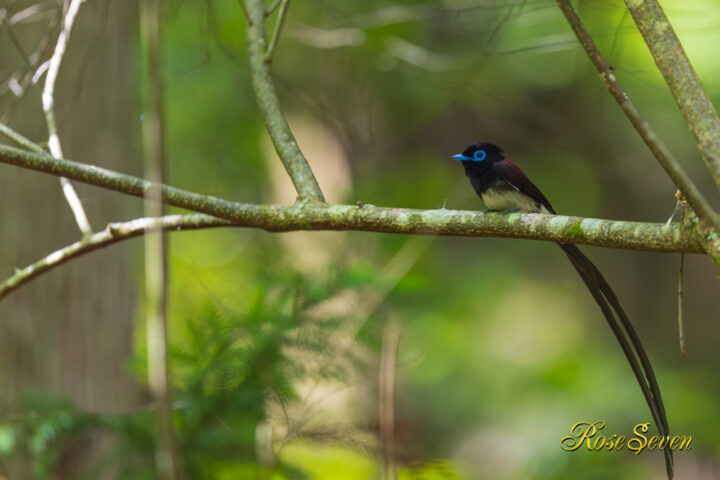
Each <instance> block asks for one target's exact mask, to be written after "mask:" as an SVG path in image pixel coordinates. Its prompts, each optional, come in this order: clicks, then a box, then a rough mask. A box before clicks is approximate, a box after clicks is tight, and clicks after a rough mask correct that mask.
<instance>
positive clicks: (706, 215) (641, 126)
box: [557, 0, 720, 261]
mask: <svg viewBox="0 0 720 480" xmlns="http://www.w3.org/2000/svg"><path fill="white" fill-rule="evenodd" d="M557 3H558V5H559V6H560V9H561V10H562V12H563V13H564V14H565V18H567V20H568V22H569V23H570V26H571V27H572V29H573V31H574V32H575V35H576V36H577V38H578V40H579V42H580V44H581V45H582V47H583V48H584V49H585V52H586V53H587V55H588V57H589V58H590V61H591V62H592V63H593V65H594V66H595V68H596V69H597V71H598V72H599V73H600V77H601V78H602V80H603V83H604V84H605V86H606V87H607V89H608V91H609V92H610V94H611V95H612V96H613V98H615V101H616V102H617V103H618V105H619V106H620V108H621V109H622V110H623V112H625V115H626V116H627V117H628V119H629V120H630V122H631V123H632V125H633V126H634V127H635V130H636V131H637V132H638V134H640V136H641V137H642V139H643V140H644V141H645V144H646V145H647V146H648V148H649V149H650V151H651V152H652V153H653V155H654V156H655V158H656V159H657V160H658V162H659V163H660V165H661V166H662V167H663V169H664V170H665V172H666V173H667V174H668V176H669V177H670V178H671V179H672V181H673V183H675V186H676V187H677V188H678V189H679V190H680V191H681V192H682V193H683V195H684V196H685V198H686V199H687V201H688V203H689V204H690V206H691V208H692V209H693V210H694V211H695V212H696V213H697V215H698V216H699V217H700V218H701V219H703V220H705V221H706V222H708V223H709V224H710V225H712V226H713V227H714V229H715V230H716V231H720V218H719V217H718V215H717V214H716V213H715V212H714V211H713V209H712V207H710V204H709V203H708V201H707V200H706V199H705V197H704V196H703V195H702V193H700V190H699V189H698V188H697V187H696V186H695V184H694V183H693V182H692V180H691V179H690V177H688V175H687V174H686V173H685V171H684V170H683V169H682V167H681V166H680V164H679V163H678V161H677V160H676V159H675V158H674V157H673V155H672V153H671V152H670V150H669V149H668V148H667V146H665V144H664V143H663V142H662V140H661V139H660V137H659V136H658V135H657V133H655V131H654V130H653V129H652V128H650V125H648V123H647V122H646V121H645V119H644V118H643V117H642V116H641V115H640V112H639V111H638V109H637V108H636V107H635V105H634V104H633V103H632V101H631V100H630V98H629V97H628V95H627V93H625V90H624V89H623V88H622V86H621V85H620V83H619V82H618V81H617V79H616V78H615V74H614V73H613V71H612V70H611V69H610V66H609V65H608V63H607V61H605V58H604V57H603V56H602V53H600V50H599V49H598V47H597V45H596V44H595V41H594V40H593V39H592V37H591V36H590V34H589V33H588V31H587V30H586V29H585V26H584V25H583V23H582V20H580V17H579V16H578V15H577V13H576V12H575V9H574V8H573V6H572V4H571V3H570V0H557ZM708 254H710V255H711V256H712V257H713V258H717V257H718V256H720V252H713V251H708ZM716 261H717V260H716Z"/></svg>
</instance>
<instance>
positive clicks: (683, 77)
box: [625, 0, 720, 189]
mask: <svg viewBox="0 0 720 480" xmlns="http://www.w3.org/2000/svg"><path fill="white" fill-rule="evenodd" d="M625 4H626V5H627V8H628V11H629V12H630V15H632V17H633V20H635V24H636V25H637V27H638V30H640V33H641V34H642V36H643V38H644V39H645V43H646V44H647V46H648V49H649V50H650V53H652V56H653V58H654V59H655V64H656V65H657V67H658V69H659V70H660V73H662V75H663V77H664V78H665V82H666V83H667V84H668V87H669V88H670V92H671V93H672V95H673V98H674V99H675V103H676V104H677V106H678V108H679V109H680V113H682V116H683V117H684V118H685V123H687V125H688V128H690V131H691V132H692V134H693V136H694V137H695V141H696V142H697V145H698V149H699V150H700V153H701V154H702V156H703V159H704V160H705V163H706V165H707V167H708V169H709V170H710V173H711V174H712V176H713V178H714V179H715V183H716V184H717V186H718V188H719V189H720V118H718V114H717V112H716V111H715V107H713V104H712V102H711V101H710V98H709V97H708V95H707V93H706V92H705V89H704V88H703V86H702V83H701V82H700V79H699V78H698V76H697V73H696V72H695V69H694V68H693V66H692V64H691V63H690V60H689V59H688V57H687V54H686V53H685V50H684V49H683V47H682V44H681V43H680V40H679V39H678V37H677V35H675V30H673V28H672V25H670V22H669V21H668V19H667V17H666V16H665V12H664V11H663V9H662V7H661V6H660V4H659V3H658V2H657V0H644V1H637V0H625Z"/></svg>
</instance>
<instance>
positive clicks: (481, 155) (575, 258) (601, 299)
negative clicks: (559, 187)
mask: <svg viewBox="0 0 720 480" xmlns="http://www.w3.org/2000/svg"><path fill="white" fill-rule="evenodd" d="M452 158H454V159H455V160H459V161H460V162H462V165H463V167H465V174H466V175H467V176H468V177H469V178H470V183H471V184H472V186H473V188H474V189H475V191H476V192H477V194H478V195H479V196H480V198H481V199H482V201H483V203H485V205H486V206H487V208H488V209H489V210H492V211H500V212H526V213H551V214H555V210H554V209H553V207H552V205H550V202H549V201H548V199H547V198H546V197H545V195H543V193H542V192H541V191H540V189H539V188H538V187H536V186H535V184H534V183H532V182H531V181H530V179H529V178H528V177H527V175H525V173H524V172H523V171H522V170H521V169H520V167H518V166H517V165H515V163H513V162H512V161H510V160H509V159H507V158H505V155H504V154H503V151H502V149H501V148H500V147H498V146H497V145H493V144H492V143H474V144H472V145H470V146H469V147H467V148H466V149H465V151H464V152H463V153H461V154H458V155H454V156H453V157H452ZM558 245H559V246H560V248H561V249H562V250H563V252H565V255H567V257H568V258H569V259H570V262H572V264H573V266H574V267H575V270H577V272H578V273H579V274H580V277H581V278H582V280H583V282H585V285H586V286H587V288H588V290H589V291H590V293H591V294H592V296H593V298H594V299H595V301H596V302H597V304H598V305H599V306H600V309H601V310H602V313H603V315H604V316H605V318H606V320H607V322H608V324H609V325H610V329H611V330H612V331H613V333H614V334H615V338H617V341H618V343H619V344H620V348H622V351H623V353H624V354H625V357H626V358H627V360H628V362H629V363H630V368H632V371H633V373H634V374H635V377H636V378H637V381H638V383H639V384H640V388H641V389H642V392H643V395H644V396H645V401H646V402H647V404H648V407H650V412H651V414H652V417H653V420H654V421H655V424H656V426H657V429H658V431H659V432H660V435H662V436H663V437H665V438H667V436H669V434H670V432H669V428H668V423H667V418H666V414H665V406H664V405H663V401H662V396H661V395H660V388H659V387H658V383H657V380H656V378H655V373H654V372H653V368H652V365H651V364H650V360H649V359H648V356H647V354H646V353H645V349H644V348H643V346H642V344H641V343H640V338H639V337H638V334H637V332H635V329H634V328H633V326H632V324H631V323H630V320H629V319H628V317H627V315H626V314H625V311H624V310H623V308H622V307H621V306H620V302H619V301H618V298H617V296H616V295H615V292H613V290H612V288H610V285H608V283H607V281H605V278H604V277H603V276H602V274H601V273H600V271H599V270H598V269H597V267H596V266H595V265H594V264H593V263H592V262H591V261H590V259H589V258H587V257H586V256H585V255H584V254H583V253H582V252H581V251H580V249H579V248H578V247H576V246H575V245H571V244H566V243H558ZM668 443H669V442H668ZM665 466H666V469H667V474H668V478H670V479H672V477H673V457H672V451H671V450H670V448H669V445H668V446H667V447H666V448H665Z"/></svg>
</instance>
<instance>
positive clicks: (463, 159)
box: [450, 153, 472, 162]
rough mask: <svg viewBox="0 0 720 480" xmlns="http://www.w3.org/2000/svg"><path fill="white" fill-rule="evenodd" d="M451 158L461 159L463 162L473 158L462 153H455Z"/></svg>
mask: <svg viewBox="0 0 720 480" xmlns="http://www.w3.org/2000/svg"><path fill="white" fill-rule="evenodd" d="M450 158H452V159H455V160H460V161H461V162H464V161H465V160H472V158H470V157H466V156H465V155H463V154H461V153H458V154H457V155H453V156H452V157H450Z"/></svg>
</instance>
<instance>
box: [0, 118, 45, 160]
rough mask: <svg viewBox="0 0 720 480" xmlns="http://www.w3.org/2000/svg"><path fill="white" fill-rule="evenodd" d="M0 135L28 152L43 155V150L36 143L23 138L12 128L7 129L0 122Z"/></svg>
mask: <svg viewBox="0 0 720 480" xmlns="http://www.w3.org/2000/svg"><path fill="white" fill-rule="evenodd" d="M0 133H2V134H3V135H5V136H6V137H7V138H9V139H10V140H12V141H13V142H15V143H17V144H18V145H20V146H21V147H23V148H24V149H26V150H30V151H31V152H35V153H45V150H43V148H42V147H41V146H40V145H38V144H37V143H35V142H33V141H32V140H30V139H28V138H25V137H24V136H23V135H21V134H20V133H18V132H16V131H15V130H13V129H12V128H10V127H8V126H7V125H5V124H4V123H1V122H0Z"/></svg>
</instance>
